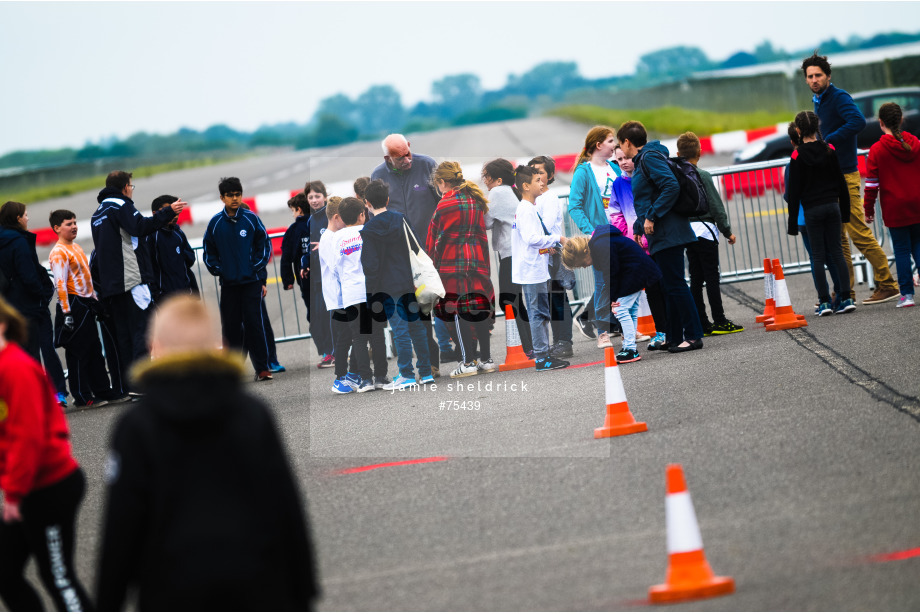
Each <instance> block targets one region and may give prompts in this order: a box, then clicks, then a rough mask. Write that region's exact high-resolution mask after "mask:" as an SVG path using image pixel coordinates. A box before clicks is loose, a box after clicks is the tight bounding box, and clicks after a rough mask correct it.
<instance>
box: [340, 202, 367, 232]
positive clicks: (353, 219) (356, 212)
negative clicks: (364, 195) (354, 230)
mask: <svg viewBox="0 0 920 614" xmlns="http://www.w3.org/2000/svg"><path fill="white" fill-rule="evenodd" d="M362 213H364V203H363V202H361V201H360V200H358V199H357V198H355V197H354V196H349V197H348V198H343V199H342V204H340V205H339V217H341V218H342V221H343V222H345V225H346V226H353V225H354V224H356V223H357V222H358V218H360V217H361V214H362Z"/></svg>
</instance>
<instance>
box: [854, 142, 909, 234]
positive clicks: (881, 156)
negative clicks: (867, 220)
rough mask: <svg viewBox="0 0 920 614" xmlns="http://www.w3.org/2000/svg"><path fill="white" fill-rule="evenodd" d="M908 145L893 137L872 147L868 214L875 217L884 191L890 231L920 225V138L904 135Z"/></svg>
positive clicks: (869, 163)
mask: <svg viewBox="0 0 920 614" xmlns="http://www.w3.org/2000/svg"><path fill="white" fill-rule="evenodd" d="M901 137H902V138H903V139H904V142H905V143H907V144H908V145H910V151H907V150H906V149H904V147H902V146H901V142H900V141H899V140H898V139H896V138H894V137H893V136H892V135H890V134H883V135H882V138H881V140H879V141H878V142H877V143H875V144H874V145H873V146H872V147H870V148H869V162H868V165H867V167H866V170H867V177H866V198H865V203H864V204H863V207H864V209H865V211H866V215H873V216H874V215H875V199H876V197H877V196H878V194H879V191H881V198H882V200H881V204H882V218H883V221H884V222H885V226H886V227H888V228H900V227H902V226H910V225H912V224H920V139H918V138H917V137H915V136H914V135H912V134H911V133H909V132H902V133H901Z"/></svg>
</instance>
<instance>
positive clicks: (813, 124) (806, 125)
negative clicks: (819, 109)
mask: <svg viewBox="0 0 920 614" xmlns="http://www.w3.org/2000/svg"><path fill="white" fill-rule="evenodd" d="M795 127H796V128H798V129H799V130H800V131H801V133H802V134H801V137H800V138H799V143H801V142H802V141H803V140H804V139H805V137H806V136H814V137H815V138H817V139H818V140H821V131H820V130H818V116H817V115H815V113H814V111H799V113H798V115H796V116H795Z"/></svg>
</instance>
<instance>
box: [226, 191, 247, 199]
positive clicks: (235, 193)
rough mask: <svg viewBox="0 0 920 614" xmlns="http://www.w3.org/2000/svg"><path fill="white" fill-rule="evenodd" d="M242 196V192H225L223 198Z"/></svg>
mask: <svg viewBox="0 0 920 614" xmlns="http://www.w3.org/2000/svg"><path fill="white" fill-rule="evenodd" d="M242 197H243V193H242V192H227V193H226V194H224V198H242Z"/></svg>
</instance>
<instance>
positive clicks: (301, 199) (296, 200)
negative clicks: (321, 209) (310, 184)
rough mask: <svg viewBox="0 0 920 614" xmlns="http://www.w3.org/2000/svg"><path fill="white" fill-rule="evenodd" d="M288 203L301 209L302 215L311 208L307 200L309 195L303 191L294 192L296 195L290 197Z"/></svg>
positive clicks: (292, 207)
mask: <svg viewBox="0 0 920 614" xmlns="http://www.w3.org/2000/svg"><path fill="white" fill-rule="evenodd" d="M287 205H288V208H290V209H296V210H298V211H300V213H301V215H306V213H307V211H308V210H309V209H310V203H309V202H307V195H306V194H304V193H303V192H298V193H297V194H294V196H292V197H291V198H290V199H288V203H287Z"/></svg>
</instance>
